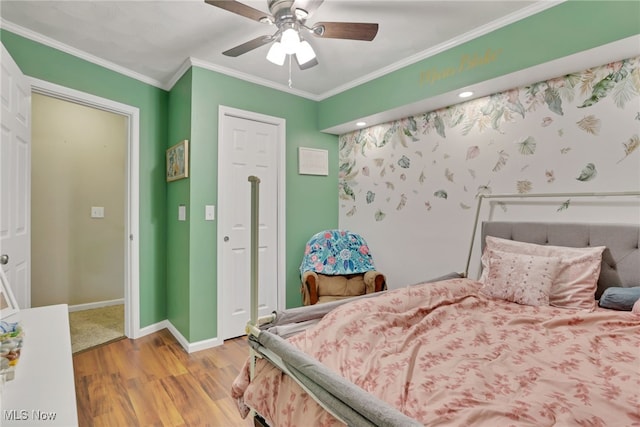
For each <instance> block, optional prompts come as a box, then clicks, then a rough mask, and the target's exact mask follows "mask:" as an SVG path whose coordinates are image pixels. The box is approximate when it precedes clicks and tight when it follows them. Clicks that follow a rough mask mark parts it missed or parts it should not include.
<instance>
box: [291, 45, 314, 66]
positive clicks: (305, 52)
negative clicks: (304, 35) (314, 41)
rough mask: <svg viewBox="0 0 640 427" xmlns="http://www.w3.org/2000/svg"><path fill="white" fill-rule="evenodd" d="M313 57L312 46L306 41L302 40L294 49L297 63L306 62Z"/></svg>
mask: <svg viewBox="0 0 640 427" xmlns="http://www.w3.org/2000/svg"><path fill="white" fill-rule="evenodd" d="M315 57H316V53H315V52H314V51H313V48H312V47H311V45H310V44H309V42H308V41H306V40H303V41H301V42H300V43H299V44H298V48H297V49H296V59H297V60H298V64H300V65H303V64H306V63H307V62H309V61H311V60H312V59H313V58H315Z"/></svg>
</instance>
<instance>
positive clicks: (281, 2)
mask: <svg viewBox="0 0 640 427" xmlns="http://www.w3.org/2000/svg"><path fill="white" fill-rule="evenodd" d="M323 2H324V0H268V1H267V4H268V7H269V12H270V14H268V13H266V12H262V11H260V10H258V9H255V8H253V7H251V6H247V5H245V4H242V3H240V2H237V1H235V0H205V3H208V4H210V5H212V6H216V7H219V8H221V9H224V10H228V11H229V12H233V13H235V14H238V15H240V16H244V17H245V18H249V19H252V20H254V21H258V22H261V23H263V24H269V25H275V26H276V27H277V30H276V32H275V33H274V34H272V35H265V36H260V37H257V38H255V39H253V40H249V41H248V42H245V43H242V44H240V45H238V46H236V47H234V48H231V49H229V50H227V51H225V52H222V53H223V55H226V56H232V57H236V56H240V55H242V54H244V53H247V52H249V51H251V50H253V49H256V48H258V47H260V46H264V45H266V44H269V43H273V45H272V46H271V48H270V49H269V53H268V54H267V59H268V60H269V61H271V62H273V63H274V64H277V65H282V64H284V60H285V59H286V57H287V55H291V56H294V58H295V60H296V62H297V63H298V66H299V67H300V69H301V70H306V69H308V68H311V67H313V66H315V65H317V64H318V60H317V58H316V54H315V52H314V51H313V48H312V47H311V45H310V44H309V42H307V41H306V40H304V38H303V37H302V36H301V34H300V32H301V30H305V31H306V32H307V33H309V34H311V35H313V36H315V37H319V38H332V39H347V40H363V41H371V40H373V39H374V38H375V36H376V34H377V33H378V24H373V23H362V22H316V23H315V24H313V25H310V26H308V25H307V19H309V17H310V16H311V15H312V14H313V12H315V11H316V10H317V9H318V7H320V5H321V4H322V3H323Z"/></svg>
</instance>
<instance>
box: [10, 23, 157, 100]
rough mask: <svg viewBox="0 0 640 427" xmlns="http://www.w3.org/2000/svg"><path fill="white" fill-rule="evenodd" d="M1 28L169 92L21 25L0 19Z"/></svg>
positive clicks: (153, 83)
mask: <svg viewBox="0 0 640 427" xmlns="http://www.w3.org/2000/svg"><path fill="white" fill-rule="evenodd" d="M0 28H2V29H5V30H7V31H10V32H12V33H14V34H17V35H19V36H21V37H24V38H26V39H29V40H32V41H34V42H37V43H40V44H42V45H45V46H48V47H50V48H53V49H56V50H59V51H61V52H64V53H68V54H69V55H72V56H75V57H77V58H80V59H83V60H85V61H87V62H91V63H92V64H96V65H99V66H101V67H103V68H106V69H108V70H111V71H114V72H116V73H118V74H122V75H124V76H127V77H131V78H132V79H135V80H138V81H141V82H142V83H146V84H148V85H151V86H155V87H158V88H160V89H164V90H169V89H168V88H167V86H166V85H165V84H163V83H162V82H160V81H158V80H156V79H152V78H151V77H148V76H145V75H143V74H140V73H137V72H135V71H132V70H130V69H128V68H125V67H122V66H120V65H117V64H114V63H113V62H110V61H107V60H106V59H102V58H100V57H97V56H95V55H91V54H90V53H87V52H85V51H82V50H80V49H76V48H75V47H71V46H69V45H66V44H64V43H61V42H59V41H57V40H54V39H52V38H50V37H47V36H44V35H42V34H40V33H36V32H35V31H31V30H29V29H27V28H24V27H21V26H20V25H17V24H14V23H12V22H9V21H7V20H5V19H3V18H0Z"/></svg>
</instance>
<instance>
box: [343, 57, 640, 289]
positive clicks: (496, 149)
mask: <svg viewBox="0 0 640 427" xmlns="http://www.w3.org/2000/svg"><path fill="white" fill-rule="evenodd" d="M639 135H640V57H635V58H630V59H627V60H624V61H619V62H615V63H611V64H607V65H603V66H600V67H596V68H592V69H589V70H586V71H583V72H579V73H574V74H570V75H566V76H562V77H558V78H555V79H551V80H547V81H542V82H538V83H535V84H532V85H530V86H526V87H520V88H514V89H512V90H508V91H505V92H502V93H496V94H493V95H491V96H487V97H484V98H480V99H476V100H472V101H469V102H465V103H461V104H457V105H452V106H449V107H446V108H442V109H439V110H436V111H430V112H426V113H423V114H419V115H415V116H412V117H407V118H404V119H401V120H396V121H394V122H390V123H385V124H382V125H377V126H373V127H370V128H367V129H362V130H359V131H355V132H352V133H349V134H345V135H341V136H340V138H339V161H340V175H339V197H340V213H339V221H340V227H341V228H344V229H349V230H352V231H354V232H357V233H360V234H362V236H363V237H364V238H365V239H367V242H368V243H369V245H370V248H371V251H372V255H373V256H374V262H375V263H376V267H377V269H378V270H379V271H382V272H384V273H385V274H387V276H388V279H389V283H390V286H391V287H398V286H403V285H406V284H408V283H415V282H418V281H421V280H423V279H428V278H430V277H435V276H438V275H441V274H445V273H448V272H451V271H462V270H463V269H464V264H465V260H466V257H467V253H468V248H469V244H470V239H471V230H472V227H473V220H474V215H475V210H476V206H477V196H478V195H480V194H527V193H562V192H602V191H638V190H640V150H639V149H638V147H639V146H640V136H639ZM519 200H522V199H519ZM515 204H517V203H515ZM546 204H547V205H548V206H547V212H548V217H547V219H548V220H550V221H563V220H566V221H571V217H569V216H568V215H569V214H570V213H571V211H572V210H575V209H576V208H575V206H576V205H577V201H575V200H571V199H566V198H557V199H555V200H552V201H550V202H547V203H546ZM512 205H513V204H512ZM492 209H496V210H499V211H501V213H502V214H503V215H509V214H510V213H511V214H512V216H514V217H513V218H509V220H520V219H521V218H519V217H517V216H515V212H516V210H514V209H513V207H512V206H510V205H509V204H508V203H502V202H496V203H495V204H494V205H493V207H492ZM478 256H479V255H478ZM399 261H400V262H399Z"/></svg>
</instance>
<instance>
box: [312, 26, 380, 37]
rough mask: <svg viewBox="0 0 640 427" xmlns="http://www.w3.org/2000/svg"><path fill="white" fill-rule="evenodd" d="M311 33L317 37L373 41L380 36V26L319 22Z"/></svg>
mask: <svg viewBox="0 0 640 427" xmlns="http://www.w3.org/2000/svg"><path fill="white" fill-rule="evenodd" d="M311 32H312V33H313V35H314V36H316V37H322V38H329V39H349V40H363V41H369V42H370V41H371V40H373V39H374V38H375V37H376V34H378V24H369V23H363V22H318V23H316V24H313V27H311Z"/></svg>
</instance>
